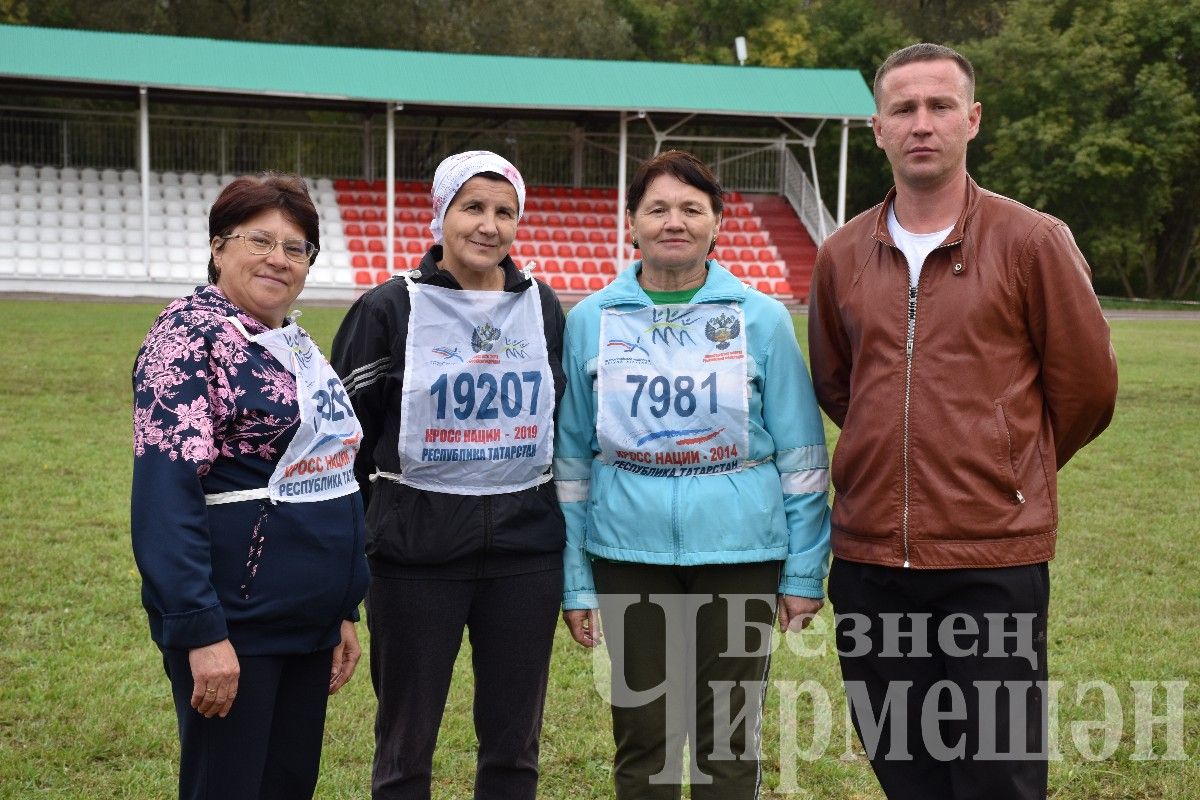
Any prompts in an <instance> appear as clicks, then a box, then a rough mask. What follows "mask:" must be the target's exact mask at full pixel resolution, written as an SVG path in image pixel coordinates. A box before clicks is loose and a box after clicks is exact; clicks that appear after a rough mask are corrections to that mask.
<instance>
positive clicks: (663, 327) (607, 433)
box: [596, 303, 750, 477]
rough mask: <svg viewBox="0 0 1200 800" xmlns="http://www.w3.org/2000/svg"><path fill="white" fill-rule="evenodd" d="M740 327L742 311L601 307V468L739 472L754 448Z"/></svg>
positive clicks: (671, 472) (727, 307)
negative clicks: (633, 309) (603, 308)
mask: <svg viewBox="0 0 1200 800" xmlns="http://www.w3.org/2000/svg"><path fill="white" fill-rule="evenodd" d="M745 327H746V326H745V318H744V315H743V312H742V307H741V306H740V305H739V304H730V305H722V304H713V303H698V304H688V305H663V306H649V307H646V308H640V309H637V310H635V311H624V312H622V311H618V310H616V309H611V308H610V309H605V311H604V312H603V314H602V316H601V319H600V353H599V356H598V359H597V385H598V405H599V408H598V412H597V418H596V433H597V437H598V439H599V443H600V460H601V461H603V462H604V463H606V464H611V465H613V466H614V467H617V468H619V469H623V470H627V471H629V472H636V473H638V474H641V475H652V476H665V477H674V476H684V475H708V474H714V473H720V472H735V471H738V470H740V469H742V468H743V467H744V466H745V465H746V461H747V460H748V459H749V450H750V415H749V398H748V394H747V388H748V387H747V366H746V336H745Z"/></svg>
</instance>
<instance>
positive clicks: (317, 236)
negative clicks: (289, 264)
mask: <svg viewBox="0 0 1200 800" xmlns="http://www.w3.org/2000/svg"><path fill="white" fill-rule="evenodd" d="M271 209H279V210H280V211H281V212H282V213H283V216H284V217H286V218H287V219H288V220H289V221H290V222H293V223H295V224H296V225H297V226H298V227H299V228H300V229H301V230H303V231H304V238H305V239H308V241H310V242H312V243H313V244H314V245H316V246H317V247H320V246H321V229H320V215H319V214H317V207H316V206H315V205H313V201H312V198H311V197H310V196H309V194H308V186H307V185H305V183H304V179H303V178H301V177H300V176H299V175H288V174H284V173H279V172H263V173H260V174H258V175H243V176H242V177H240V178H234V179H233V181H232V182H231V183H230V184H229V185H228V186H226V187H225V188H224V189H222V190H221V194H220V195H219V196H218V197H217V200H216V202H215V203H213V205H212V209H211V210H210V211H209V212H208V241H209V243H211V242H212V240H213V239H215V238H217V237H218V236H227V235H229V234H230V233H232V232H233V229H234V228H235V227H237V226H238V225H240V224H241V223H243V222H245V221H246V220H248V219H250V218H251V217H254V216H257V215H258V214H261V213H262V212H264V211H270V210H271ZM224 246H225V245H224V243H222V244H220V245H218V249H220V248H221V247H224ZM316 260H317V255H316V253H314V254H313V257H312V258H311V259H309V262H308V265H309V266H310V267H311V266H312V264H313V262H314V261H316ZM218 277H220V275H219V273H218V272H217V265H216V264H215V263H214V261H213V257H212V253H211V252H210V253H209V256H208V282H209V283H216V282H217V278H218Z"/></svg>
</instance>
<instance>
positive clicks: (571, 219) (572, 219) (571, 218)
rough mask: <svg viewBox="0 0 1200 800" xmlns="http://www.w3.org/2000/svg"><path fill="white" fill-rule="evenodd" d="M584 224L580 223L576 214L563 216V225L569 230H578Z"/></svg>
mask: <svg viewBox="0 0 1200 800" xmlns="http://www.w3.org/2000/svg"><path fill="white" fill-rule="evenodd" d="M582 224H583V223H582V222H580V221H579V217H578V216H576V215H575V214H566V215H564V216H563V225H565V226H567V227H568V228H578V227H579V226H580V225H582Z"/></svg>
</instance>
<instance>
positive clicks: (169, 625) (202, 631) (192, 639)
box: [162, 605, 229, 650]
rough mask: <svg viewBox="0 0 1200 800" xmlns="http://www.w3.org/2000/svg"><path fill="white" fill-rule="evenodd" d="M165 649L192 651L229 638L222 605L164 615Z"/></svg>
mask: <svg viewBox="0 0 1200 800" xmlns="http://www.w3.org/2000/svg"><path fill="white" fill-rule="evenodd" d="M162 624H163V642H162V643H163V647H169V648H172V649H176V650H192V649H194V648H197V647H204V646H205V645H210V644H213V643H215V642H219V641H221V640H222V639H228V638H229V628H227V627H226V625H225V612H224V611H223V610H222V609H221V606H220V605H215V606H209V607H208V608H202V609H200V610H199V611H188V612H185V613H182V614H165V615H163V621H162Z"/></svg>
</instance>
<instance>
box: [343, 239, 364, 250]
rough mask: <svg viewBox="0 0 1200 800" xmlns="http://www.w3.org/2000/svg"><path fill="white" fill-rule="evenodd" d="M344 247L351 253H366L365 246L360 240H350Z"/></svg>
mask: <svg viewBox="0 0 1200 800" xmlns="http://www.w3.org/2000/svg"><path fill="white" fill-rule="evenodd" d="M346 247H347V248H348V249H349V250H350V252H351V253H365V252H367V244H366V242H364V241H363V240H362V239H351V240H350V241H349V242H347V243H346Z"/></svg>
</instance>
